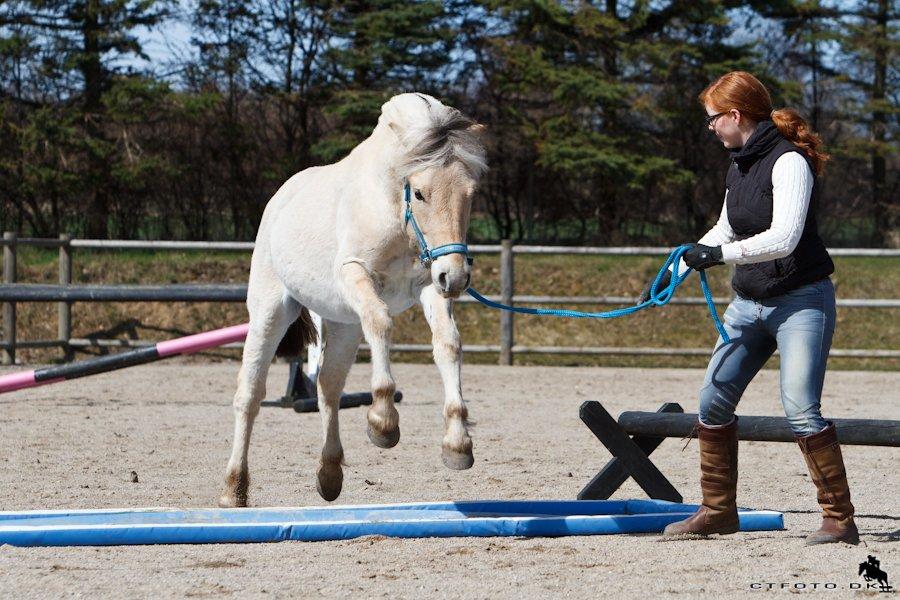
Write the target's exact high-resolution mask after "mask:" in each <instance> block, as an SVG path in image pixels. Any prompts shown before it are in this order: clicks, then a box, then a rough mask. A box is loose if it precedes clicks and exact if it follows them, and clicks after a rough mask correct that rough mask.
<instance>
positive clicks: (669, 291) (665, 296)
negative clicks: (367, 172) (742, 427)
mask: <svg viewBox="0 0 900 600" xmlns="http://www.w3.org/2000/svg"><path fill="white" fill-rule="evenodd" d="M403 201H404V202H405V203H406V212H405V214H404V224H405V225H412V228H413V232H414V233H415V234H416V239H417V240H418V242H419V248H420V249H421V252H420V253H419V260H420V261H421V262H422V264H423V265H424V266H425V267H426V268H428V267H430V266H431V263H432V262H433V261H434V259H436V258H438V257H439V256H444V255H446V254H463V255H465V257H466V260H467V261H468V262H469V264H470V265H471V264H472V258H471V257H470V256H469V248H468V246H466V244H462V243H453V244H444V245H443V246H437V247H436V248H429V247H428V242H426V241H425V236H424V235H423V234H422V230H421V229H419V224H418V223H416V217H415V216H414V215H413V212H412V190H411V189H410V185H409V182H406V184H405V185H404V186H403ZM688 249H690V246H679V247H677V248H675V249H674V250H672V252H671V253H670V254H669V258H667V259H666V262H665V264H663V266H662V268H661V269H660V270H659V273H657V274H656V279H654V280H653V285H651V286H650V298H649V299H648V300H647V301H646V302H642V303H640V304H638V305H635V306H628V307H625V308H617V309H615V310H608V311H606V312H581V311H578V310H566V309H556V308H527V307H520V306H508V305H506V304H501V303H500V302H494V301H493V300H488V299H487V298H485V297H484V296H482V295H481V294H479V293H478V292H476V291H475V290H473V289H472V288H468V289H467V290H466V292H468V294H469V295H470V296H472V297H473V298H475V299H476V300H478V301H479V302H481V303H482V304H484V305H485V306H489V307H491V308H496V309H499V310H507V311H510V312H514V313H520V314H525V315H548V316H551V317H572V318H575V319H615V318H616V317H624V316H625V315H630V314H632V313H636V312H637V311H639V310H643V309H645V308H647V307H648V306H664V305H666V304H668V303H669V300H671V299H672V296H674V295H675V290H676V289H677V288H678V286H679V285H681V283H682V282H683V281H684V280H685V279H687V276H688V275H690V274H691V271H693V269H688V270H687V271H685V272H684V275H678V274H677V273H678V267H677V265H678V261H679V260H681V256H682V255H683V254H684V253H685V252H687V251H688ZM670 266H671V267H672V279H671V280H670V281H669V285H667V286H666V287H665V288H663V289H661V290H658V289H657V288H659V283H660V281H662V278H663V276H664V275H665V274H666V271H667V270H668V269H669V267H670ZM700 287H701V288H702V289H703V295H704V296H705V297H706V305H707V306H708V307H709V314H710V315H711V316H712V319H713V322H714V323H715V325H716V329H718V330H719V335H721V336H722V340H723V341H724V342H725V343H728V342H730V341H731V338H729V337H728V334H727V333H726V332H725V328H724V327H723V326H722V322H721V321H720V320H719V315H718V313H717V312H716V305H715V304H713V299H712V294H711V293H710V291H709V284H708V283H707V281H706V272H705V271H700Z"/></svg>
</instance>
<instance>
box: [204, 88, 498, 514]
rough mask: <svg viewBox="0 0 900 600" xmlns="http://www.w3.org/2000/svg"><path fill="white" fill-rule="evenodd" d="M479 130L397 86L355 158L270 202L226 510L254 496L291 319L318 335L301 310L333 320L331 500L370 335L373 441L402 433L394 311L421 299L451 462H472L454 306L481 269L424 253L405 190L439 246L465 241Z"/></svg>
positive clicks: (323, 388) (326, 379)
mask: <svg viewBox="0 0 900 600" xmlns="http://www.w3.org/2000/svg"><path fill="white" fill-rule="evenodd" d="M481 129H482V127H481V126H480V125H477V124H476V123H474V122H473V121H472V120H470V119H468V118H466V117H465V116H463V115H462V114H461V113H460V112H459V111H457V110H455V109H453V108H450V107H448V106H445V105H443V104H441V103H440V102H439V101H438V100H436V99H435V98H432V97H431V96H427V95H425V94H401V95H399V96H395V97H393V98H391V99H390V100H389V101H388V102H386V103H385V104H384V105H383V106H382V107H381V116H380V117H379V119H378V125H377V126H376V127H375V130H374V131H373V132H372V135H371V136H369V138H367V139H366V140H365V141H363V142H362V143H361V144H359V145H358V146H357V147H356V148H354V150H353V151H352V152H351V153H350V154H349V155H348V156H347V157H346V158H344V159H343V160H341V161H340V162H338V163H335V164H332V165H328V166H324V167H313V168H309V169H306V170H304V171H301V172H300V173H297V174H296V175H294V176H293V177H291V178H290V179H289V180H288V181H287V182H286V183H285V184H284V185H283V186H282V187H281V189H279V190H278V192H276V193H275V195H274V196H273V197H272V199H271V200H269V203H268V205H267V206H266V209H265V212H264V214H263V218H262V222H261V223H260V226H259V233H258V234H257V237H256V249H255V250H254V251H253V258H252V261H251V265H250V281H249V289H248V294H247V308H248V310H249V313H250V330H249V332H248V334H247V340H246V342H245V344H244V354H243V362H242V364H241V370H240V374H239V375H238V386H237V391H236V393H235V395H234V417H235V426H234V446H233V449H232V453H231V459H230V460H229V461H228V467H227V470H226V475H225V491H224V493H223V494H222V497H221V498H220V500H219V504H220V505H221V506H246V505H247V492H248V488H249V473H248V468H247V451H248V448H249V444H250V434H251V431H252V429H253V421H254V419H255V417H256V415H257V413H258V412H259V403H260V400H261V399H262V398H263V395H264V393H265V381H266V374H267V372H268V370H269V365H270V363H271V362H272V358H273V357H274V355H275V353H276V349H277V347H278V346H279V341H281V340H282V338H285V335H286V332H288V330H289V328H290V329H291V330H292V331H294V332H295V333H298V334H299V337H300V338H308V337H309V335H310V331H311V328H310V324H309V322H308V319H305V318H304V316H306V315H307V313H306V311H305V310H304V308H308V309H309V310H312V311H314V312H316V313H318V314H319V315H321V317H322V320H323V340H322V341H323V346H324V348H323V352H322V356H321V358H320V367H319V376H318V380H317V388H318V398H319V410H320V412H321V415H322V425H323V428H324V443H323V446H322V455H321V462H320V465H319V469H318V472H317V489H318V490H319V494H320V495H321V496H322V497H323V498H324V499H326V500H334V499H335V498H337V497H338V495H339V494H340V492H341V485H342V483H343V472H342V470H341V464H342V461H343V458H344V451H343V448H342V446H341V440H340V436H339V432H338V407H339V403H340V397H341V391H342V389H343V387H344V382H345V379H346V376H347V372H348V371H349V370H350V366H351V365H352V364H353V362H354V359H355V357H356V351H357V348H358V346H359V344H360V341H361V338H363V337H364V338H365V340H366V342H368V344H369V346H370V347H371V353H372V394H373V398H374V402H373V404H372V406H371V407H370V408H369V412H368V415H367V417H368V435H369V438H370V439H371V440H372V442H373V443H374V444H375V445H377V446H379V447H382V448H390V447H392V446H394V445H396V444H397V442H398V441H399V439H400V427H399V414H398V413H397V409H396V408H395V407H394V378H393V377H392V376H391V369H390V361H389V356H388V354H389V344H390V335H391V324H392V316H393V315H396V314H398V313H400V312H402V311H404V310H406V309H408V308H410V307H411V306H412V305H413V304H415V303H416V302H418V303H420V304H421V305H422V308H423V310H424V313H425V317H426V319H427V320H428V324H429V325H430V327H431V331H432V343H433V345H434V362H435V364H436V365H437V367H438V370H439V371H440V375H441V378H442V380H443V384H444V394H445V398H444V422H445V435H444V438H443V443H442V457H443V461H444V464H445V465H447V466H448V467H449V468H451V469H468V468H469V467H471V466H472V464H473V460H474V459H473V455H472V440H471V438H470V437H469V433H468V430H467V424H466V418H467V410H466V405H465V402H464V401H463V398H462V391H461V384H460V361H461V352H460V341H459V333H458V331H457V328H456V323H455V322H454V320H453V303H452V299H453V298H456V297H458V296H459V294H460V293H461V292H462V291H463V290H465V289H466V287H468V284H469V275H470V269H469V265H468V263H467V261H466V257H465V255H464V254H459V253H454V254H447V255H444V256H441V257H439V258H436V259H435V260H434V261H432V262H430V263H428V264H426V263H424V262H422V261H420V259H419V257H418V255H419V246H418V242H417V239H416V237H415V234H414V233H413V231H412V228H411V227H410V226H409V225H411V224H407V222H406V219H405V211H406V202H405V200H404V190H405V185H406V184H407V183H408V184H409V186H410V192H409V193H410V196H409V197H410V199H411V203H410V205H411V207H412V213H413V215H414V217H415V220H416V222H417V223H418V226H419V227H420V229H421V231H422V234H423V235H424V238H425V239H426V240H427V243H428V245H429V246H431V247H437V246H441V245H444V244H451V243H463V244H464V243H465V238H466V229H467V228H468V223H469V211H470V206H471V200H472V194H473V192H474V190H475V186H476V184H477V183H478V179H479V177H480V176H481V174H482V173H483V172H484V170H485V169H486V165H485V159H484V147H483V145H482V144H481V141H480V133H481ZM292 324H293V327H292Z"/></svg>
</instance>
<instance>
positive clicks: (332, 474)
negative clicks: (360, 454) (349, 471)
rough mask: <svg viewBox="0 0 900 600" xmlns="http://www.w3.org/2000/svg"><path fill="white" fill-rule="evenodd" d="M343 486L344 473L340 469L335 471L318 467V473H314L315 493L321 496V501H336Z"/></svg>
mask: <svg viewBox="0 0 900 600" xmlns="http://www.w3.org/2000/svg"><path fill="white" fill-rule="evenodd" d="M343 485H344V473H343V471H342V470H341V468H340V467H338V468H337V469H326V468H325V467H319V472H318V473H316V491H317V492H319V495H320V496H322V500H325V501H326V502H333V501H335V500H337V497H338V496H340V495H341V488H342V487H343Z"/></svg>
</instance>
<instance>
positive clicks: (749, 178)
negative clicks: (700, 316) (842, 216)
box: [725, 121, 834, 300]
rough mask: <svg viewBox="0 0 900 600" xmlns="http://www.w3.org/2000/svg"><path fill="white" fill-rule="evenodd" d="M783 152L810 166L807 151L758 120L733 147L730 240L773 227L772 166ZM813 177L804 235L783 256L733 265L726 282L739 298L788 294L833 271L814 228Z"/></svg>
mask: <svg viewBox="0 0 900 600" xmlns="http://www.w3.org/2000/svg"><path fill="white" fill-rule="evenodd" d="M788 152H797V153H799V154H800V155H801V156H803V158H804V159H806V162H807V164H809V166H810V169H811V170H812V171H813V177H815V169H814V168H813V165H812V163H811V161H810V159H809V157H808V156H807V154H806V153H805V152H804V151H803V150H801V149H800V148H798V147H797V146H795V145H794V144H792V143H791V142H789V141H788V140H787V139H785V138H784V137H783V136H782V135H781V133H780V132H779V131H778V128H777V127H775V124H774V123H773V122H772V121H763V122H761V123H760V124H759V125H758V126H757V128H756V131H755V132H754V133H753V135H752V136H750V139H749V140H747V143H746V144H745V145H744V147H743V148H741V149H740V150H735V151H732V155H731V158H732V164H731V167H729V169H728V175H727V176H726V178H725V185H726V187H727V188H728V198H727V205H728V222H729V224H730V225H731V229H732V230H733V231H734V233H735V240H743V239H746V238H748V237H751V236H754V235H756V234H758V233H762V232H763V231H766V230H767V229H769V228H770V227H771V226H772V168H773V167H774V166H775V161H776V160H778V158H779V157H780V156H781V155H783V154H786V153H788ZM816 187H817V186H816V183H815V180H814V183H813V190H812V196H811V197H810V200H809V209H808V210H807V212H806V222H805V224H804V226H803V235H802V236H801V237H800V241H799V242H798V243H797V247H796V248H794V250H793V251H792V252H791V253H790V254H789V255H787V256H785V257H784V258H778V259H776V260H768V261H765V262H758V263H753V264H748V265H737V266H736V267H735V272H734V279H733V280H732V282H731V286H732V287H733V288H734V291H735V292H737V293H738V294H740V295H741V296H743V297H744V298H751V299H753V300H762V299H764V298H771V297H772V296H778V295H781V294H784V293H787V292H789V291H791V290H794V289H797V288H798V287H801V286H804V285H807V284H809V283H813V282H815V281H818V280H820V279H823V278H825V277H828V276H829V275H831V274H832V273H834V263H833V262H831V257H830V256H829V255H828V250H826V248H825V244H824V243H822V239H821V238H820V237H819V232H818V228H817V226H816V204H817V202H816V197H817V193H816Z"/></svg>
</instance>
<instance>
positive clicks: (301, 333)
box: [275, 307, 319, 358]
mask: <svg viewBox="0 0 900 600" xmlns="http://www.w3.org/2000/svg"><path fill="white" fill-rule="evenodd" d="M318 339H319V336H318V331H317V330H316V325H315V323H313V320H312V317H311V316H310V314H309V311H308V310H306V307H303V308H301V309H300V316H299V317H297V320H296V321H294V322H293V323H291V326H290V327H288V330H287V333H285V334H284V337H283V338H281V341H280V342H279V343H278V348H277V349H276V350H275V356H278V357H281V358H299V357H300V356H302V355H303V350H304V349H305V348H306V347H307V346H308V345H310V344H315V343H316V342H317V341H318Z"/></svg>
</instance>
